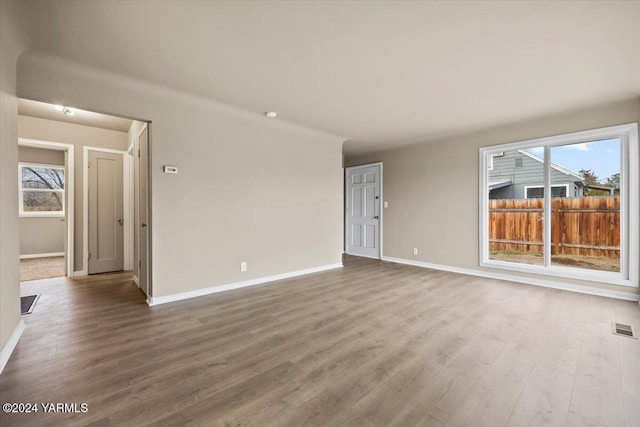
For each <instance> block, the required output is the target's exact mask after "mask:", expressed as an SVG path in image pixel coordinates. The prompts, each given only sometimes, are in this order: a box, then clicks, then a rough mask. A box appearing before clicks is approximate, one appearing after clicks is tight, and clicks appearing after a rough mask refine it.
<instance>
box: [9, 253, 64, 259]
mask: <svg viewBox="0 0 640 427" xmlns="http://www.w3.org/2000/svg"><path fill="white" fill-rule="evenodd" d="M54 256H64V252H51V253H48V254H29V255H20V259H31V258H49V257H54Z"/></svg>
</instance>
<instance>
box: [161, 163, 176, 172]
mask: <svg viewBox="0 0 640 427" xmlns="http://www.w3.org/2000/svg"><path fill="white" fill-rule="evenodd" d="M163 169H164V173H172V174H177V173H178V167H177V166H168V165H164V166H163Z"/></svg>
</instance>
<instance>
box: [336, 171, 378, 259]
mask: <svg viewBox="0 0 640 427" xmlns="http://www.w3.org/2000/svg"><path fill="white" fill-rule="evenodd" d="M371 166H380V202H379V203H380V209H379V210H380V226H379V227H378V241H379V242H380V256H379V257H377V258H376V257H369V256H366V255H357V254H350V253H349V252H347V248H348V241H347V232H348V227H349V213H348V212H347V208H348V207H349V202H350V201H351V195H350V194H349V182H348V181H347V176H348V174H349V171H351V170H354V169H360V168H368V167H371ZM344 194H345V198H344V200H345V204H344V253H345V254H348V255H353V256H360V257H364V258H372V259H382V257H383V254H382V249H383V248H384V245H383V243H384V242H383V237H382V236H383V235H384V233H383V232H382V231H383V229H384V170H383V164H382V162H375V163H367V164H364V165H357V166H349V167H347V168H344Z"/></svg>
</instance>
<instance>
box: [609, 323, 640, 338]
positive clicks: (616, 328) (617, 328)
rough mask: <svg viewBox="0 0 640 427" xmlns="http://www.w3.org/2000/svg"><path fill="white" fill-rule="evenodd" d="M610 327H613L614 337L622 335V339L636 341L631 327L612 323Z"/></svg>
mask: <svg viewBox="0 0 640 427" xmlns="http://www.w3.org/2000/svg"><path fill="white" fill-rule="evenodd" d="M611 326H612V327H613V334H614V335H622V336H623V337H629V338H635V339H638V336H637V335H636V331H635V330H634V329H633V326H631V325H624V324H622V323H616V322H613V323H612V324H611Z"/></svg>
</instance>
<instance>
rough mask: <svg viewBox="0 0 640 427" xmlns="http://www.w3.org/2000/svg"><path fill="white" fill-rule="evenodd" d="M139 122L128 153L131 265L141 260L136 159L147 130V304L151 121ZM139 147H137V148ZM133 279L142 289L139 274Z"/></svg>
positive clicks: (149, 270) (149, 275)
mask: <svg viewBox="0 0 640 427" xmlns="http://www.w3.org/2000/svg"><path fill="white" fill-rule="evenodd" d="M138 122H140V123H142V126H141V127H140V129H138V132H137V133H136V135H135V138H134V139H133V140H132V141H131V144H130V145H129V148H128V149H127V153H129V152H131V154H132V155H131V159H130V160H131V171H130V179H131V182H130V184H131V202H132V203H131V216H132V224H131V225H132V234H131V254H132V255H131V265H132V270H133V271H134V272H135V270H136V269H135V263H136V262H139V261H140V235H139V234H138V233H139V232H140V224H139V222H140V219H139V217H138V215H136V207H135V204H136V202H138V203H139V202H140V201H139V200H136V194H135V193H136V190H135V179H136V172H137V173H138V180H139V179H140V175H139V174H140V171H139V170H138V171H136V167H135V165H136V159H139V158H140V145H139V142H140V136H141V135H142V134H143V133H144V131H145V130H146V131H147V165H146V166H147V176H146V177H145V179H146V181H147V182H146V184H147V265H146V269H147V283H146V288H147V290H146V292H145V291H144V290H143V292H145V294H146V296H147V304H149V305H151V304H150V301H151V298H152V296H151V173H150V171H151V167H150V165H151V126H150V124H151V122H146V121H141V120H138ZM136 147H137V149H136ZM139 184H140V183H139V182H138V185H139ZM138 198H140V193H139V189H138ZM139 212H140V211H139V206H138V214H139ZM135 234H138V251H137V252H136V251H135V243H134V241H135ZM140 268H142V266H141V265H140V264H139V267H138V274H140ZM133 281H134V282H135V284H136V285H137V286H138V288H140V289H142V285H143V284H141V283H140V279H139V278H138V276H136V275H135V273H134V275H133Z"/></svg>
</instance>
